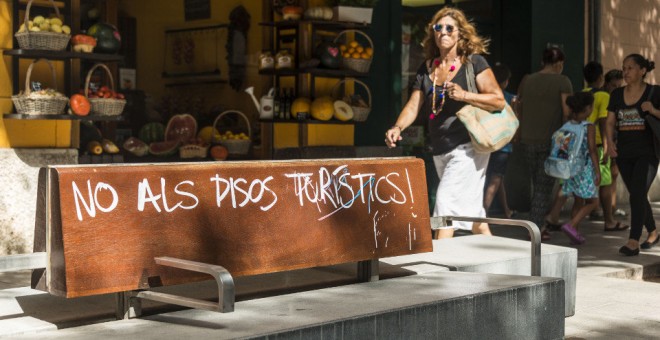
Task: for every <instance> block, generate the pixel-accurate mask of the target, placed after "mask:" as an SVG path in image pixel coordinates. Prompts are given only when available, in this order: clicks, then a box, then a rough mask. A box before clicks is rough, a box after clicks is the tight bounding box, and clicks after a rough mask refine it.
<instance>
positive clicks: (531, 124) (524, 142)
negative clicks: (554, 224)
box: [517, 47, 573, 240]
mask: <svg viewBox="0 0 660 340" xmlns="http://www.w3.org/2000/svg"><path fill="white" fill-rule="evenodd" d="M564 58H565V57H564V53H563V52H562V51H561V50H560V49H559V48H557V47H549V48H546V49H545V50H544V51H543V67H542V68H541V70H540V71H538V72H536V73H533V74H530V75H528V76H526V77H525V78H524V79H523V80H522V82H521V84H520V87H519V88H518V101H519V110H518V111H517V113H518V114H519V115H520V144H519V146H518V148H519V150H520V151H521V152H522V153H523V155H524V157H525V161H526V163H527V166H528V169H529V175H530V176H531V181H532V202H531V207H530V213H529V219H530V220H531V221H532V222H534V223H536V225H538V226H543V228H542V230H541V237H542V239H543V240H549V239H550V232H549V231H548V230H547V228H546V221H545V216H546V214H547V213H548V211H549V208H550V205H551V203H552V189H553V187H554V184H555V179H554V178H553V177H550V176H548V175H547V174H546V173H545V168H544V165H543V164H544V162H545V159H546V158H548V156H549V155H550V146H551V145H550V141H551V136H552V134H553V133H554V132H555V131H556V130H557V129H559V127H560V126H561V125H562V123H563V122H564V121H566V119H567V118H568V113H569V112H570V110H569V108H568V106H567V105H566V98H567V97H568V96H569V95H571V94H572V93H573V86H572V85H571V81H570V80H569V79H568V77H566V76H565V75H562V74H561V73H562V71H563V70H564Z"/></svg>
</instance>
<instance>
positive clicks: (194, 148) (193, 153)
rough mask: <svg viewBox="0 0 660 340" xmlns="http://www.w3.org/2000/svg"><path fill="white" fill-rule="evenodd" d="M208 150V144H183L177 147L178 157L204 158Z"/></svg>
mask: <svg viewBox="0 0 660 340" xmlns="http://www.w3.org/2000/svg"><path fill="white" fill-rule="evenodd" d="M208 152H209V146H208V145H207V146H200V145H195V144H188V145H184V146H182V147H180V148H179V157H180V158H204V157H206V155H207V154H208Z"/></svg>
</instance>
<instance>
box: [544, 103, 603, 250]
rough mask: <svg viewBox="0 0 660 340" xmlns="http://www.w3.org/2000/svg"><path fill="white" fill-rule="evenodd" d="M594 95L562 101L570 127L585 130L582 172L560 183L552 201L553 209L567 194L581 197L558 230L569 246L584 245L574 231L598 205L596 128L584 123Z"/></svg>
mask: <svg viewBox="0 0 660 340" xmlns="http://www.w3.org/2000/svg"><path fill="white" fill-rule="evenodd" d="M593 103H594V96H593V94H592V93H590V92H576V93H574V94H573V95H572V96H569V97H568V98H567V99H566V105H568V107H569V108H570V109H571V113H570V115H569V119H570V122H571V123H572V124H577V125H581V126H582V128H584V129H586V130H587V133H585V134H583V135H584V138H585V139H586V140H585V141H583V142H582V145H581V146H580V151H579V152H581V153H584V156H585V157H584V158H585V159H586V165H585V167H584V170H583V171H581V172H579V173H578V174H577V175H575V176H573V177H571V178H569V179H567V180H565V181H564V184H563V185H562V188H561V196H560V197H559V199H557V200H556V201H555V208H557V205H559V208H560V209H561V207H562V206H563V205H564V203H565V202H566V199H567V198H568V196H569V195H573V196H575V197H576V198H582V199H584V201H585V204H584V205H583V206H582V207H580V209H579V210H577V211H576V212H575V214H574V215H573V216H572V218H571V220H570V221H569V222H568V223H566V224H564V225H563V226H562V227H561V230H562V231H563V232H564V233H565V234H566V235H567V236H568V237H569V238H570V239H571V244H574V245H579V244H583V243H584V242H585V238H584V236H582V234H580V233H579V232H578V230H577V226H578V224H579V223H580V221H582V219H583V218H584V217H585V216H587V215H589V213H590V212H591V210H593V209H594V208H595V207H596V206H597V204H598V185H599V184H600V167H598V166H594V164H596V165H597V164H598V151H597V149H596V128H595V126H594V125H593V124H592V123H589V122H587V121H585V120H586V119H587V117H589V115H590V114H591V111H592V110H593Z"/></svg>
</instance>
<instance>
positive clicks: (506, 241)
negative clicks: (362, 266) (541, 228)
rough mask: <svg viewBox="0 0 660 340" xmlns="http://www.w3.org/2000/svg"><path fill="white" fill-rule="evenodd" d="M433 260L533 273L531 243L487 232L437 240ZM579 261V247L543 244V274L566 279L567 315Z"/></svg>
mask: <svg viewBox="0 0 660 340" xmlns="http://www.w3.org/2000/svg"><path fill="white" fill-rule="evenodd" d="M520 229H521V230H524V229H523V228H520ZM420 255H421V256H424V255H425V254H420ZM403 258H405V257H399V258H396V261H399V260H400V259H403ZM433 262H434V263H436V264H439V265H442V266H446V267H447V268H449V270H452V271H460V272H476V273H491V274H508V275H530V272H531V251H530V243H529V241H521V240H514V239H510V238H506V237H497V236H483V235H471V236H464V237H455V238H452V239H443V240H433ZM389 263H390V264H396V262H389ZM577 265H578V251H577V249H575V248H569V247H562V246H557V245H551V244H545V243H544V244H543V245H542V246H541V276H543V277H558V278H562V279H563V280H564V282H565V287H566V292H565V298H566V302H565V307H566V310H565V316H572V315H574V314H575V289H576V280H577Z"/></svg>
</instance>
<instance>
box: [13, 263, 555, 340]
mask: <svg viewBox="0 0 660 340" xmlns="http://www.w3.org/2000/svg"><path fill="white" fill-rule="evenodd" d="M184 334H185V336H187V337H195V338H206V337H209V338H210V337H213V338H216V339H232V338H263V339H266V338H272V337H277V339H294V338H295V339H321V338H322V339H341V338H343V339H424V338H446V339H539V338H547V339H560V338H562V337H563V335H564V282H563V281H562V280H561V279H556V278H542V277H529V276H514V275H497V274H482V273H461V272H448V271H438V272H430V273H425V274H416V275H411V276H406V277H399V278H392V279H386V280H381V281H377V282H367V283H356V284H349V285H343V286H338V287H329V288H322V289H316V290H311V291H304V292H297V293H292V294H283V295H277V296H271V297H268V298H260V299H253V300H248V301H241V302H237V303H236V311H235V312H233V313H227V314H218V313H214V312H207V311H201V310H191V309H189V310H181V311H175V312H169V313H161V314H157V315H151V316H145V317H143V318H140V319H131V320H120V321H111V322H104V323H98V324H92V325H87V326H81V327H74V328H67V329H62V330H58V331H46V332H42V333H39V337H40V338H63V339H64V338H66V339H87V338H89V337H93V338H94V339H104V338H119V337H125V338H140V339H160V338H161V337H162V336H164V335H167V336H169V337H180V336H183V335H184ZM13 338H15V339H21V338H30V335H29V334H25V335H22V336H21V335H16V336H14V337H13Z"/></svg>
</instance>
